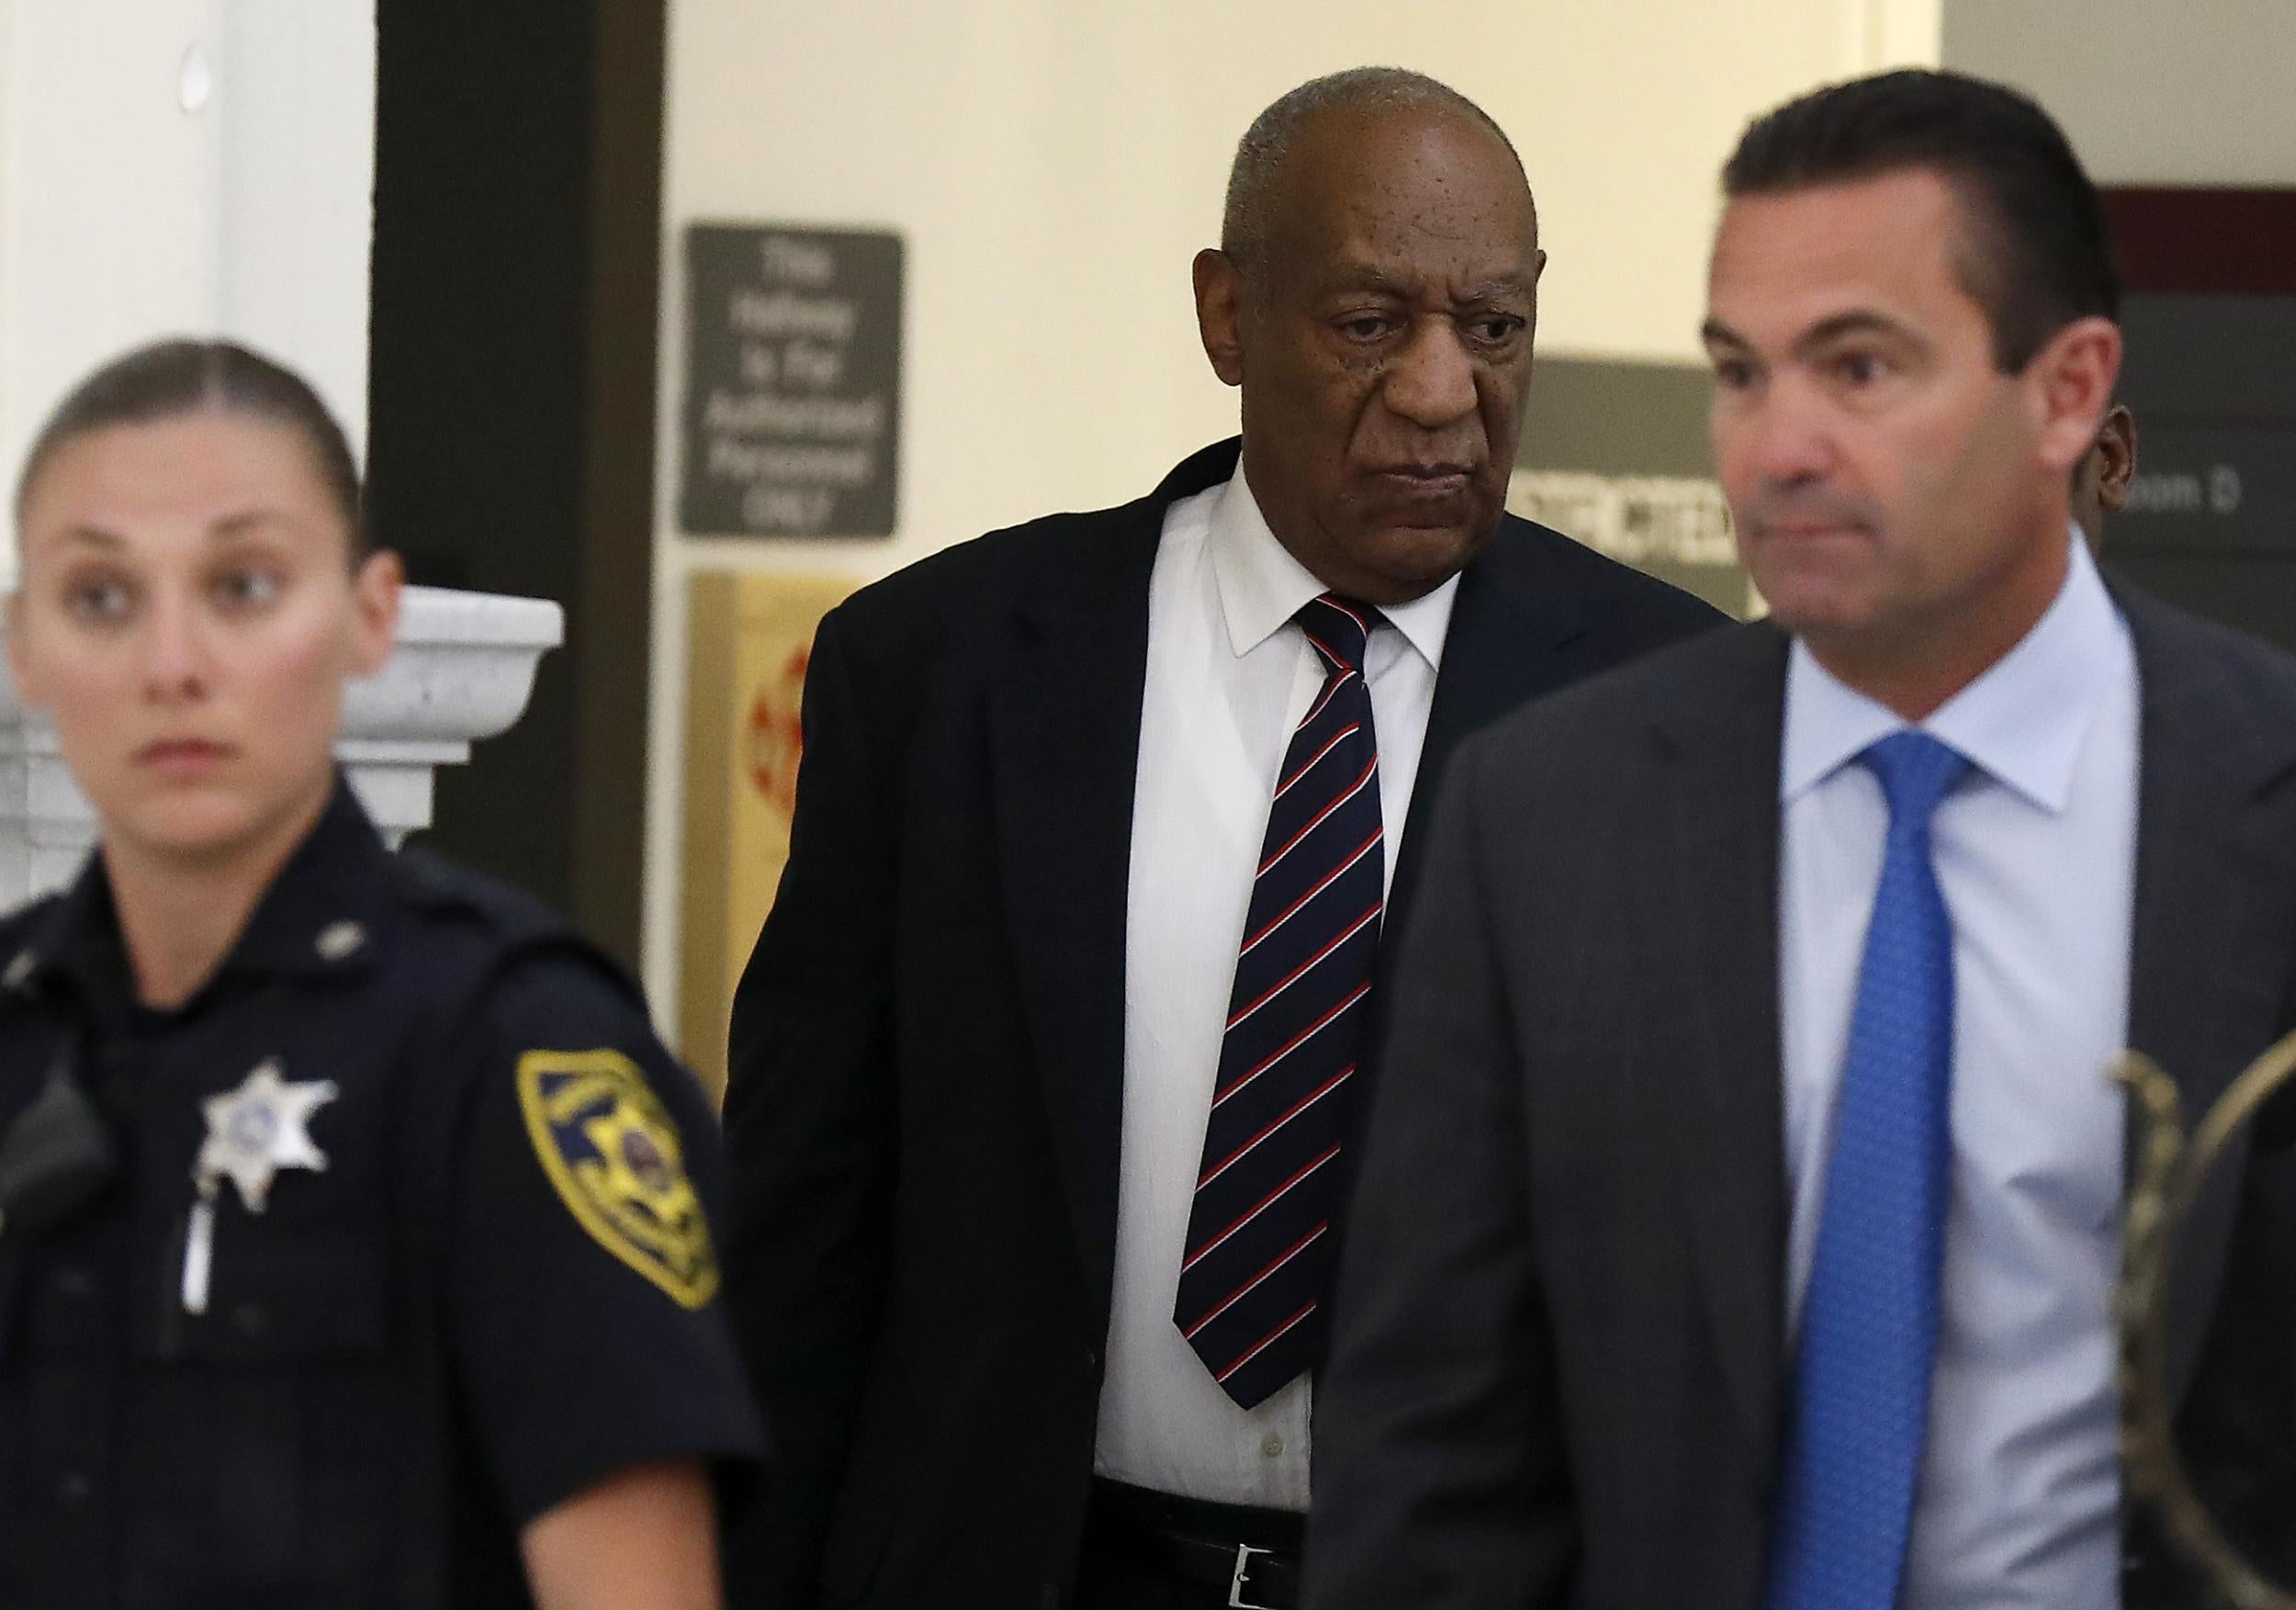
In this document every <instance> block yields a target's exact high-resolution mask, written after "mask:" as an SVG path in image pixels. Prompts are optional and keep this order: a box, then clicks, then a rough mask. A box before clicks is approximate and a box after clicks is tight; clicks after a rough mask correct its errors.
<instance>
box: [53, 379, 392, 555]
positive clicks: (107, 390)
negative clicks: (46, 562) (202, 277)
mask: <svg viewBox="0 0 2296 1610" xmlns="http://www.w3.org/2000/svg"><path fill="white" fill-rule="evenodd" d="M205 412H215V413H226V414H239V415H243V416H245V417H247V418H250V419H257V420H262V421H264V422H266V423H270V424H276V425H284V426H286V427H287V429H289V430H291V431H293V432H295V433H296V434H297V435H298V436H300V437H302V439H303V444H304V445H305V446H306V447H308V448H309V449H310V456H311V462H312V464H313V466H314V467H316V468H317V469H318V471H319V476H320V479H321V481H322V482H324V483H325V485H326V488H327V491H328V493H329V495H330V496H331V497H332V499H333V501H334V504H335V507H336V510H337V512H340V513H341V514H342V515H343V523H344V524H345V526H346V527H347V528H348V530H349V531H350V534H351V557H352V558H353V560H354V561H356V560H357V559H359V558H360V557H363V556H364V555H365V554H366V546H367V545H366V526H365V524H364V522H362V520H361V519H360V516H359V470H358V465H357V463H356V462H355V460H354V459H353V458H352V456H351V444H350V443H349V442H348V441H347V440H345V439H344V437H343V427H342V426H341V425H339V424H337V423H336V422H335V417H334V415H332V414H331V413H329V412H328V411H327V405H326V404H325V403H324V402H321V400H319V394H318V393H317V392H315V391H313V390H312V389H311V388H310V385H309V384H308V383H307V382H306V381H305V380H304V379H303V377H301V376H299V375H298V374H296V373H295V372H294V371H293V370H291V369H288V368H287V367H285V366H282V365H279V364H276V363H274V362H272V361H271V359H269V358H267V357H264V356H263V355H261V354H260V353H254V352H250V351H249V350H248V349H247V348H245V347H243V346H241V345H239V344H238V343H235V342H230V341H192V340H186V339H174V340H167V341H155V342H152V343H150V344H149V345H147V346H140V347H137V348H136V349H135V350H134V351H132V352H129V353H125V354H123V355H120V356H118V357H116V358H114V359H113V360H112V361H111V362H110V363H107V364H106V365H105V366H103V367H102V368H100V369H98V370H96V372H95V373H94V374H92V375H90V376H89V377H87V378H86V379H84V380H83V381H81V382H80V383H79V385H77V386H76V387H74V388H73V390H72V393H71V395H70V396H68V397H66V398H65V399H64V400H62V402H60V403H58V404H57V405H56V409H55V411H54V412H52V413H51V414H50V415H49V416H48V421H47V422H46V423H45V424H43V425H41V426H40V428H39V435H37V436H35V437H33V438H32V446H31V450H30V451H29V452H28V453H27V454H26V455H25V456H24V470H23V473H22V474H21V475H19V476H18V477H17V482H16V513H17V521H18V522H19V523H20V522H21V521H22V520H23V517H24V499H25V496H26V494H27V493H28V492H29V491H30V490H31V487H32V483H33V481H35V480H36V479H38V478H39V472H40V471H41V470H42V469H44V468H46V467H47V466H48V463H49V461H50V460H51V459H52V458H53V457H55V456H56V455H57V453H58V452H60V451H61V450H62V448H63V447H65V446H66V445H69V444H71V443H73V442H75V441H77V440H79V439H80V438H81V437H82V436H85V435H88V434H90V433H94V432H96V431H101V430H105V429H107V428H109V427H111V426H113V425H140V424H152V423H155V422H159V421H162V420H171V419H175V418H179V417H180V416H182V415H184V414H190V413H205Z"/></svg>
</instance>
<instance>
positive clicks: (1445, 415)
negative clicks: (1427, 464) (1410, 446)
mask: <svg viewBox="0 0 2296 1610" xmlns="http://www.w3.org/2000/svg"><path fill="white" fill-rule="evenodd" d="M1385 392H1386V398H1387V405H1388V407H1389V408H1390V409H1391V410H1393V411H1395V412H1396V413H1398V414H1401V416H1402V417H1403V418H1405V419H1407V420H1409V421H1411V422H1412V423H1413V424H1415V425H1418V426H1421V427H1422V428H1423V429H1425V430H1431V431H1433V430H1440V429H1442V428H1443V427H1444V426H1445V425H1449V424H1456V423H1457V422H1458V421H1460V420H1462V419H1464V418H1466V417H1467V416H1468V415H1469V414H1470V413H1472V412H1474V411H1475V364H1474V360H1473V359H1471V358H1469V356H1468V355H1467V349H1466V347H1465V346H1463V345H1462V344H1461V343H1460V341H1459V332H1458V327H1457V326H1456V325H1455V324H1453V323H1452V322H1451V321H1450V320H1448V319H1427V320H1424V321H1421V323H1420V326H1419V328H1418V330H1417V332H1415V333H1414V334H1413V335H1412V340H1411V344H1410V345H1408V346H1406V347H1405V348H1404V349H1403V350H1402V352H1401V355H1398V357H1397V358H1396V360H1395V363H1394V365H1393V366H1391V367H1390V369H1389V370H1388V376H1387V385H1386V388H1385Z"/></svg>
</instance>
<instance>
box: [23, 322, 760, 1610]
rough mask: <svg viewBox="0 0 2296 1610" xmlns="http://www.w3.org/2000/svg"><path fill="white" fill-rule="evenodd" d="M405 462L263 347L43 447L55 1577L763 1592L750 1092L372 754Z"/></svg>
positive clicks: (90, 388)
mask: <svg viewBox="0 0 2296 1610" xmlns="http://www.w3.org/2000/svg"><path fill="white" fill-rule="evenodd" d="M357 498H358V489H357V481H356V478H355V470H354V469H353V467H352V461H351V458H350V455H349V453H348V450H347V449H346V447H345V445H344V444H343V437H342V434H341V433H340V432H339V431H338V430H337V429H336V427H335V425H334V423H333V422H332V420H331V419H330V418H329V417H328V415H327V413H326V411H325V410H324V408H323V407H322V406H321V404H320V402H319V401H318V400H317V399H316V398H315V397H314V396H313V395H312V394H311V392H310V389H309V388H307V387H305V386H304V385H303V383H302V382H301V381H299V380H298V379H297V378H296V377H293V376H292V375H289V374H288V373H287V372H286V371H284V370H282V369H280V368H278V367H277V366H274V365H272V364H270V363H268V362H267V361H265V360H264V359H262V358H260V357H257V356H255V355H252V354H250V353H247V352H245V351H243V350H242V349H240V348H237V347H234V346H231V345H228V344H223V343H188V342H175V343H163V344H159V345H155V346H151V347H146V348H144V349H142V350H141V351H138V352H135V353H132V354H130V355H128V356H126V357H124V358H122V359H120V360H118V362H116V363H114V364H112V365H111V366H108V367H107V368H105V369H104V370H102V371H100V372H99V373H97V374H96V375H95V376H94V377H91V378H90V379H88V380H87V381H86V382H85V383H84V385H83V386H82V387H81V388H79V390H77V391H76V392H75V393H73V396H72V397H71V398H69V399H68V400H66V401H65V402H64V403H63V404H62V407H61V408H60V409H59V411H57V413H56V414H55V416H54V417H53V418H52V419H51V421H50V422H49V423H48V425H47V427H46V429H45V431H44V432H43V433H41V435H40V436H39V438H38V440H37V441H36V443H35V444H34V446H33V448H32V450H31V453H30V455H29V456H28V460H27V463H26V467H25V470H24V475H23V479H22V481H21V483H20V485H19V489H18V492H17V526H18V534H19V538H18V540H19V554H20V557H21V580H20V590H19V591H18V592H17V595H16V596H15V597H14V598H13V599H11V600H10V601H9V608H8V614H7V655H8V662H9V665H10V667H11V668H12V670H13V671H14V673H15V677H16V681H17V689H18V690H19V692H20V694H21V696H22V697H23V698H24V700H25V701H26V702H27V703H28V704H30V705H32V706H33V707H35V708H38V709H41V710H44V711H46V712H47V713H48V714H49V715H51V716H52V718H53V720H54V723H55V729H56V736H57V738H58V740H59V742H60V744H61V746H62V754H63V758H64V760H65V762H66V763H67V764H68V765H69V766H70V768H71V770H72V773H73V777H74V778H75V779H77V781H78V782H79V783H80V785H81V787H82V788H83V790H84V792H85V793H86V794H87V795H88V797H89V798H90V799H91V800H92V801H93V802H94V804H95V806H96V816H97V818H98V822H99V826H100V848H99V849H98V850H97V852H96V854H95V855H94V856H93V857H91V858H90V860H89V862H88V864H87V867H86V869H85V870H84V873H82V874H81V876H80V878H79V880H78V882H77V884H74V885H73V887H72V888H71V889H70V890H69V891H68V892H67V893H65V894H64V895H61V896H58V897H55V898H51V899H49V900H45V901H42V902H40V903H39V904H38V905H35V906H32V907H30V908H29V909H28V910H27V911H25V912H22V913H20V914H18V915H17V916H16V917H14V918H9V919H8V920H7V921H6V923H5V924H0V1604H6V1605H7V1606H9V1607H11V1610H46V1607H48V1606H62V1605H73V1606H81V1605H86V1606H137V1607H143V1606H153V1607H159V1606H166V1607H170V1610H173V1607H177V1606H182V1607H191V1606H201V1607H205V1606H221V1605H226V1604H228V1605H231V1606H233V1607H234V1610H237V1607H241V1606H251V1607H252V1606H258V1605H263V1606H269V1605H288V1604H293V1605H307V1604H308V1605H325V1606H329V1607H331V1610H332V1607H335V1606H373V1607H375V1610H383V1607H386V1606H388V1607H389V1610H416V1607H418V1606H420V1607H422V1610H430V1607H432V1606H437V1605H465V1604H486V1605H494V1604H520V1603H523V1602H525V1600H526V1596H527V1593H528V1592H529V1591H531V1593H532V1596H533V1599H534V1600H535V1602H537V1603H538V1604H541V1605H543V1606H545V1607H546V1610H560V1607H564V1606H586V1605H612V1606H614V1607H615V1610H628V1607H633V1606H652V1605H659V1606H665V1607H668V1606H678V1607H681V1610H682V1607H685V1606H701V1605H708V1604H715V1602H716V1600H717V1585H716V1568H715V1550H714V1524H713V1507H712V1506H713V1493H712V1486H711V1477H712V1474H713V1473H714V1472H715V1471H722V1470H723V1469H726V1467H727V1466H729V1465H734V1464H738V1463H739V1462H740V1461H742V1460H744V1459H746V1458H748V1457H750V1456H752V1455H753V1454H754V1453H755V1452H756V1451H757V1443H758V1431H757V1428H756V1425H755V1423H754V1419H753V1414H752V1411H751V1409H750V1407H749V1405H748V1400H747V1398H746V1395H745V1393H744V1390H743V1389H742V1386H741V1382H740V1378H739V1374H738V1368H737V1364H736V1362H735V1360H734V1357H733V1355H732V1352H731V1349H730V1346H729V1345H728V1343H727V1341H726V1336H725V1335H724V1334H723V1331H722V1328H721V1323H720V1319H719V1316H718V1313H717V1312H716V1306H715V1302H714V1300H713V1297H714V1293H715V1288H716V1268H715V1263H714V1261H713V1258H712V1254H711V1244H710V1235H709V1216H710V1212H711V1210H713V1209H714V1208H715V1199H716V1194H717V1188H718V1178H717V1159H716V1134H715V1127H714V1123H713V1120H712V1119H711V1116H710V1114H709V1112H708V1111H707V1109H706V1108H705V1107H704V1106H703V1103H702V1101H701V1099H700V1098H699V1096H698V1093H697V1092H696V1091H695V1089H694V1088H693V1086H692V1081H691V1080H690V1079H688V1078H687V1077H686V1076H685V1075H683V1074H682V1073H681V1071H680V1070H679V1069H678V1067H677V1066H676V1065H675V1064H673V1063H672V1062H671V1061H670V1058H669V1057H668V1056H667V1055H666V1054H665V1053H664V1052H663V1051H662V1049H661V1047H660V1046H659V1045H658V1043H657V1042H656V1041H655V1040H654V1038H653V1036H652V1034H651V1032H650V1031H649V1030H648V1029H647V1021H646V1018H645V1016H644V1013H643V1009H642V1007H641V1005H640V1003H639V1002H638V1000H637V999H636V997H635V996H634V995H633V994H632V993H631V992H630V990H629V989H628V987H627V986H626V985H625V984H624V983H623V982H622V980H621V976H620V975H619V974H617V973H615V972H614V971H613V969H612V968H611V966H610V965H608V964H607V963H604V962H602V960H601V959H599V958H598V957H596V956H595V955H594V954H592V953H591V951H588V950H587V949H586V948H584V947H583V946H582V945H581V943H580V941H579V940H576V939H574V938H573V937H572V936H571V935H570V934H568V932H566V931H565V930H564V929H561V928H560V927H559V926H558V925H557V924H556V923H555V922H554V921H552V920H551V919H550V918H548V917H547V916H546V915H545V914H543V913H541V912H539V911H537V910H536V909H535V908H534V907H533V906H530V905H528V904H527V903H525V902H524V901H523V900H522V899H519V898H517V897H515V896H513V895H509V894H508V893H506V892H504V891H501V890H500V889H498V888H496V887H495V886H493V885H491V884H486V883H484V882H482V881H480V880H478V879H476V878H472V877H470V876H468V875H467V874H463V873H456V872H454V871H452V870H451V869H447V868H445V867H444V866H442V865H440V864H438V863H436V862H433V861H428V860H427V859H425V858H423V857H421V856H419V855H410V856H406V857H400V856H394V855H392V854H390V853H389V852H388V850H386V849H385V848H384V847H383V845H382V844H381V842H380V841H379V840H378V839H377V837H376V833H375V830H374V828H372V827H371V826H370V825H369V824H368V821H367V818H366V815H365V813H364V812H363V811H362V810H361V809H360V806H359V804H358V802H357V800H356V799H355V797H354V796H353V795H352V794H351V793H350V792H349V791H348V790H347V789H346V788H345V786H344V784H343V781H342V779H341V778H340V777H339V776H338V774H337V773H336V771H335V769H334V766H333V762H332V758H331V748H330V746H331V743H332V738H333V737H334V733H335V726H336V722H337V717H338V715H339V712H340V708H341V704H342V698H343V683H344V681H346V680H347V679H349V678H352V677H355V676H359V675H363V674H366V673H368V672H372V671H374V670H377V668H378V667H380V666H381V665H382V663H383V661H384V659H386V657H387V656H388V653H389V650H390V644H391V633H392V627H393V624H394V620H395V618H396V614H397V605H398V591H399V569H398V564H397V561H396V559H395V558H393V557H392V556H390V555H388V554H383V553H369V552H367V551H366V548H365V545H364V543H363V542H362V539H361V536H360V527H359V518H358V507H357Z"/></svg>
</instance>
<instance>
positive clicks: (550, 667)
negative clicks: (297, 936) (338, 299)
mask: <svg viewBox="0 0 2296 1610" xmlns="http://www.w3.org/2000/svg"><path fill="white" fill-rule="evenodd" d="M665 11H666V0H488V3H487V4H485V5H483V6H470V5H467V4H450V3H446V0H377V7H376V28H377V93H376V141H375V166H376V178H375V257H374V314H373V325H372V329H371V332H370V348H371V353H370V371H369V372H370V381H369V395H368V404H369V423H368V443H369V445H368V461H369V471H368V479H369V498H370V508H371V513H372V518H373V523H374V526H375V530H376V534H377V537H378V539H379V540H381V541H382V542H384V543H386V544H388V546H392V547H395V548H397V549H398V550H399V551H400V553H402V554H404V555H405V556H406V558H407V564H408V569H409V574H410V576H411V579H412V580H416V581H421V582H427V583H431V584H433V585H438V586H446V587H469V588H477V589H480V590H483V591H493V592H515V593H525V594H529V595H532V596H535V597H542V598H550V599H555V600H557V602H559V603H560V604H562V605H563V606H564V607H565V609H566V614H567V641H566V645H565V647H561V648H559V649H557V650H556V651H555V652H553V653H551V654H550V655H548V656H546V658H545V659H544V660H543V663H542V670H541V673H540V676H539V677H538V679H537V681H536V683H535V696H534V702H533V704H532V705H531V706H530V707H529V709H528V711H527V714H526V715H525V717H524V718H523V720H522V721H521V722H520V723H519V724H518V725H517V726H515V727H513V728H512V730H511V731H510V732H508V733H506V734H504V735H503V736H502V737H497V738H492V739H489V740H487V741H485V742H483V743H481V744H480V745H478V749H477V751H476V754H475V756H474V758H473V762H472V764H470V765H469V766H467V767H458V768H452V769H449V770H447V771H442V772H441V773H440V775H439V779H438V807H437V819H436V825H435V826H434V828H433V829H432V831H431V832H430V833H429V834H427V835H425V836H424V842H427V843H429V844H432V845H433V846H434V847H436V848H437V849H439V850H443V851H444V852H445V853H447V854H449V855H453V856H455V857H456V858H457V859H459V860H461V861H465V862H467V863H468V864H470V865H473V866H477V867H479V868H482V869H484V870H486V871H489V872H492V873H497V874H499V875H501V876H503V877H506V878H509V879H511V880H512V881H513V882H515V883H518V884H523V885H524V886H525V887H527V888H529V889H531V890H533V891H534V892H535V894H537V895H541V896H542V897H543V898H545V899H546V900H548V901H549V902H550V903H551V904H552V905H553V906H557V908H558V909H559V910H561V911H563V912H565V913H567V914H568V916H570V917H572V918H574V919H575V920H576V921H577V922H578V923H579V924H580V926H581V928H582V929H584V930H585V931H586V932H588V933H589V934H590V935H591V937H592V938H594V939H596V940H599V941H600V942H602V944H604V945H605V946H606V947H607V948H608V949H610V950H611V951H614V952H615V953H616V954H618V955H620V956H621V957H622V958H623V959H624V960H625V962H627V963H631V964H632V965H633V966H635V965H636V959H637V954H638V922H639V897H640V859H641V848H642V845H643V842H644V830H645V828H644V824H645V792H646V700H647V625H648V611H649V608H650V594H651V590H652V589H651V580H652V548H653V525H654V386H655V311H656V299H657V296H658V290H659V284H658V261H659V252H660V245H659V242H660V211H661V197H660V176H661V148H662V60H663V47H664V27H665Z"/></svg>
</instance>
